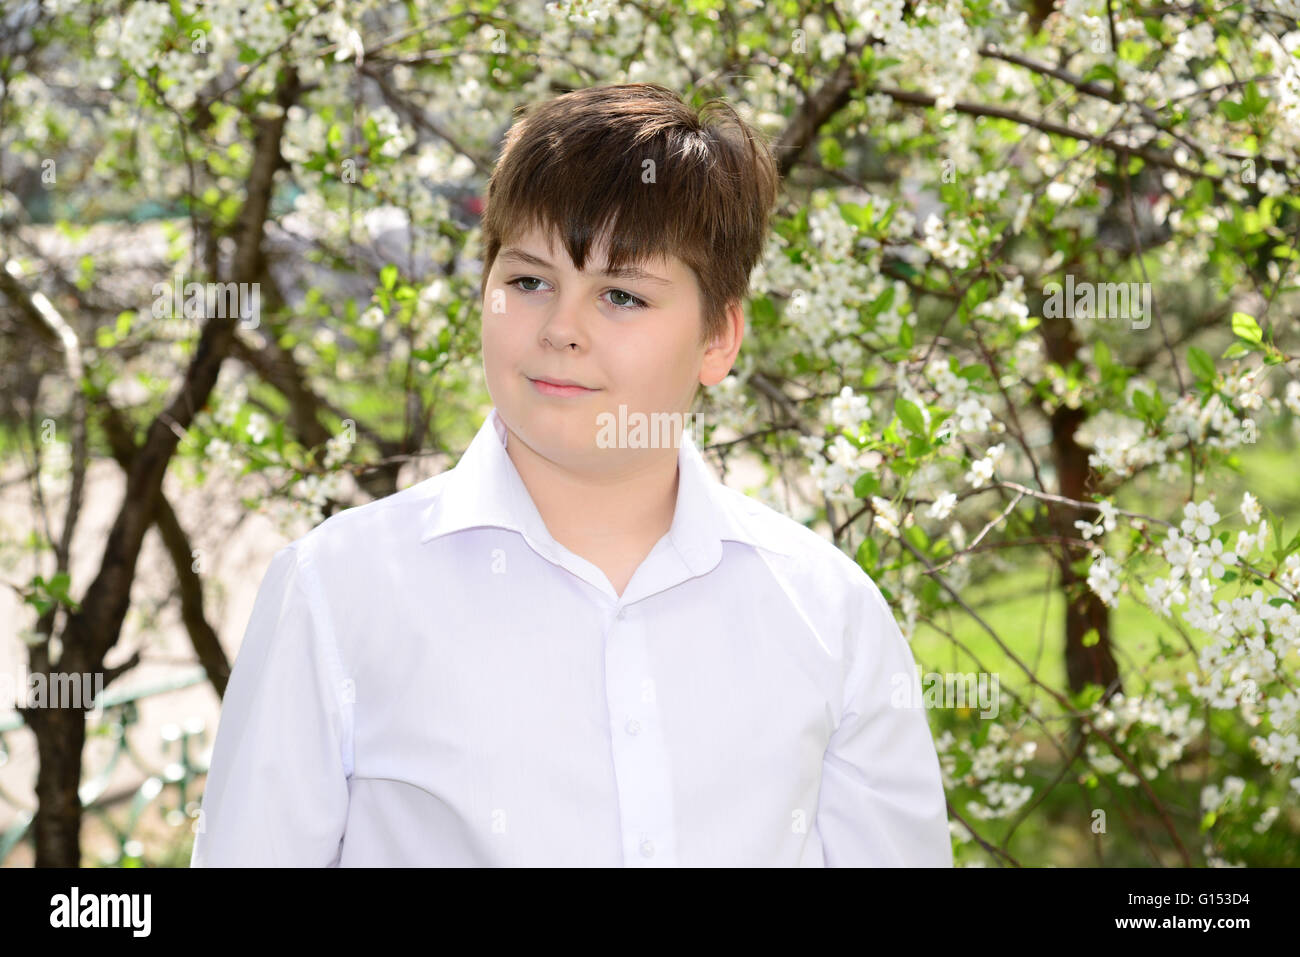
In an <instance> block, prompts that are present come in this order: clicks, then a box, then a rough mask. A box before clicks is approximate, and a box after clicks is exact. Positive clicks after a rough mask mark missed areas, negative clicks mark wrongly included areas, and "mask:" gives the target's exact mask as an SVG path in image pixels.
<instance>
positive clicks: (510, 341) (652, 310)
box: [482, 230, 744, 472]
mask: <svg viewBox="0 0 1300 957" xmlns="http://www.w3.org/2000/svg"><path fill="white" fill-rule="evenodd" d="M530 257H531V258H530ZM605 264H606V248H605V246H604V245H603V244H602V245H600V246H598V247H595V248H593V250H592V253H591V255H589V256H588V259H587V269H586V270H585V271H582V272H579V271H578V270H577V269H576V268H574V265H573V261H572V260H571V259H570V258H569V255H568V253H567V252H566V251H565V249H564V246H563V244H562V243H560V242H559V241H558V239H557V238H555V236H554V234H552V235H550V236H547V235H546V234H545V233H543V232H541V231H539V230H532V231H530V232H527V233H524V234H521V235H517V236H515V237H513V239H512V240H511V241H509V242H507V243H505V244H503V245H502V247H501V251H500V253H499V254H498V255H497V258H496V260H495V261H494V262H493V264H492V270H491V272H490V274H489V276H488V281H487V284H486V288H485V298H484V302H483V332H482V335H483V367H484V371H485V374H486V378H487V387H488V392H489V393H490V394H491V396H492V402H493V405H495V406H496V408H497V411H498V414H499V415H500V416H501V418H502V420H503V421H504V422H505V423H506V425H507V426H508V427H509V429H510V431H511V432H512V433H513V434H515V435H518V436H519V437H520V439H521V440H522V441H523V442H524V444H525V445H527V446H528V447H529V448H531V449H533V450H535V451H536V452H538V453H539V454H541V455H543V456H544V457H546V458H548V459H550V460H552V461H554V462H558V463H563V464H565V465H566V466H568V467H571V468H577V469H581V470H584V471H592V472H599V471H608V470H609V469H610V468H611V466H612V465H613V464H614V463H615V462H620V461H621V462H623V463H624V465H625V464H626V461H627V460H626V456H628V455H633V456H635V455H638V454H645V453H646V452H649V453H650V454H656V453H655V451H654V450H653V449H650V450H647V449H637V450H631V451H620V452H615V451H612V450H611V449H607V448H602V447H601V445H600V444H599V443H598V435H599V433H600V429H601V424H602V420H601V419H599V418H598V417H599V416H600V414H601V413H603V412H608V413H610V414H611V415H612V416H613V417H614V420H613V421H614V422H615V426H614V434H615V437H616V440H617V435H618V433H617V429H618V426H617V422H618V421H619V406H620V405H621V406H625V407H626V412H627V420H626V421H627V422H628V433H631V430H632V425H633V423H634V422H635V418H634V415H633V414H634V413H638V412H639V413H643V414H644V415H645V416H646V420H645V421H646V423H647V431H649V423H650V422H652V421H655V420H653V419H651V418H650V416H651V414H652V413H656V412H659V413H664V412H668V413H685V412H687V411H689V410H690V407H691V402H692V400H693V398H694V395H695V388H696V385H697V384H703V385H714V384H716V383H717V382H720V381H721V380H722V379H723V377H725V376H726V374H727V372H728V371H730V369H731V366H732V364H733V362H734V361H735V357H736V353H737V352H738V350H739V348H740V337H741V336H743V333H744V319H743V315H742V314H741V313H740V307H739V305H736V306H735V307H734V309H729V310H728V315H729V317H730V318H731V319H732V322H731V328H732V333H733V334H732V335H729V336H724V337H723V338H722V340H721V342H720V343H715V344H710V343H701V342H700V330H701V322H702V316H701V311H700V290H699V284H698V283H697V282H696V279H695V275H694V273H693V272H692V271H691V269H690V267H688V266H687V265H686V264H685V263H683V262H682V261H681V260H680V259H678V258H677V257H675V256H674V257H670V259H669V260H668V261H667V262H663V261H657V262H649V263H646V264H645V265H644V266H643V267H642V268H643V269H644V273H645V275H641V276H638V275H632V274H628V275H621V276H610V275H606V274H605V273H604V272H603V269H604V266H605ZM629 268H632V267H629ZM737 327H738V328H737ZM733 340H734V341H733ZM711 345H712V346H713V347H712V348H711V347H710V346H711ZM535 379H550V380H556V379H564V380H569V381H571V382H576V383H578V384H579V385H582V386H586V387H587V388H588V389H589V390H590V391H585V392H581V393H578V394H574V395H559V394H554V393H553V392H552V393H549V394H548V392H547V391H546V390H545V389H544V387H543V388H539V387H538V385H537V384H536V383H535V382H534V381H533V380H535ZM634 441H635V439H634ZM602 453H604V454H602ZM659 454H662V452H660V453H659ZM671 454H672V456H673V457H674V458H675V457H676V453H675V452H673V453H671Z"/></svg>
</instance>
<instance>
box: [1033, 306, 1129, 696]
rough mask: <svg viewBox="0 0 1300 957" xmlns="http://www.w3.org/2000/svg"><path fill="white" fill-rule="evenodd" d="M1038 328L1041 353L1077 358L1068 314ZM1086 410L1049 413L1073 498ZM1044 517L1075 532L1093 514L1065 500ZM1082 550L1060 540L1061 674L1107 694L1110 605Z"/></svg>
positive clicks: (1113, 677) (1114, 674) (1083, 482)
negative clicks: (1083, 563) (1093, 634)
mask: <svg viewBox="0 0 1300 957" xmlns="http://www.w3.org/2000/svg"><path fill="white" fill-rule="evenodd" d="M1038 328H1039V329H1040V330H1041V331H1042V336H1043V342H1044V345H1045V348H1046V351H1047V357H1048V358H1049V359H1051V360H1052V361H1053V362H1055V363H1057V364H1058V365H1060V366H1061V368H1062V369H1065V368H1068V367H1069V365H1070V363H1071V362H1073V361H1075V360H1076V359H1077V358H1078V351H1079V343H1078V340H1077V339H1076V338H1075V336H1074V327H1073V325H1071V323H1070V320H1069V319H1063V318H1062V319H1044V320H1043V321H1042V322H1041V323H1039V326H1038ZM1086 417H1087V413H1086V412H1085V411H1084V410H1083V409H1081V408H1080V409H1071V408H1068V407H1067V406H1065V405H1060V406H1058V407H1057V408H1056V409H1055V410H1054V411H1053V413H1052V416H1051V429H1052V460H1053V462H1054V464H1055V466H1056V475H1057V484H1058V485H1059V491H1060V494H1061V495H1064V496H1066V497H1067V498H1072V499H1076V500H1078V501H1087V500H1088V496H1089V493H1090V491H1091V485H1092V483H1091V481H1090V474H1089V466H1088V450H1087V449H1085V448H1083V447H1082V446H1081V445H1079V443H1078V442H1077V441H1076V440H1075V434H1076V433H1077V431H1078V429H1079V426H1080V425H1082V424H1083V422H1084V421H1085V419H1086ZM1048 515H1049V520H1050V521H1051V523H1052V528H1053V531H1054V532H1055V533H1056V534H1057V535H1060V536H1063V537H1078V529H1076V528H1075V527H1074V523H1075V521H1077V520H1079V519H1086V520H1089V521H1091V520H1094V519H1095V518H1096V513H1095V512H1091V511H1085V510H1083V509H1079V508H1075V507H1073V506H1069V505H1059V504H1056V503H1050V504H1049V506H1048ZM1087 556H1088V550H1087V549H1086V548H1083V547H1081V546H1071V545H1066V546H1065V547H1064V548H1063V550H1062V551H1061V552H1060V553H1059V554H1058V556H1057V562H1058V566H1059V568H1060V570H1061V591H1062V593H1063V594H1064V596H1065V674H1066V678H1067V680H1068V681H1069V687H1070V691H1072V692H1077V691H1080V690H1082V689H1083V687H1084V685H1086V684H1088V683H1089V682H1092V683H1095V684H1099V685H1101V686H1102V687H1103V688H1105V689H1106V694H1107V696H1109V695H1110V694H1111V693H1113V692H1115V691H1120V690H1122V687H1121V685H1120V680H1119V666H1118V665H1117V664H1116V662H1115V656H1114V654H1113V653H1112V651H1111V641H1110V609H1109V608H1108V607H1107V606H1106V603H1105V602H1103V601H1102V600H1101V598H1100V597H1098V595H1097V594H1096V593H1095V592H1094V591H1093V590H1092V589H1091V588H1089V587H1088V582H1087V578H1086V576H1080V575H1079V574H1078V573H1077V572H1076V571H1075V570H1074V567H1073V566H1074V563H1075V562H1077V561H1079V560H1080V559H1084V558H1087ZM1092 629H1096V631H1097V641H1096V643H1095V644H1092V645H1085V644H1084V643H1083V641H1084V637H1085V636H1086V635H1087V634H1088V632H1089V631H1091V630H1092Z"/></svg>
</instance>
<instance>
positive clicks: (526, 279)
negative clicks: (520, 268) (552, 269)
mask: <svg viewBox="0 0 1300 957" xmlns="http://www.w3.org/2000/svg"><path fill="white" fill-rule="evenodd" d="M522 282H541V283H544V282H545V281H544V280H542V279H538V278H537V277H536V276H520V277H519V278H518V279H511V280H510V281H509V282H507V283H506V285H507V286H515V287H516V288H517V289H518V290H519V291H520V292H539V291H540V290H537V289H525V288H524V287H523V286H520V285H519V283H522Z"/></svg>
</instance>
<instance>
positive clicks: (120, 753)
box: [0, 667, 208, 867]
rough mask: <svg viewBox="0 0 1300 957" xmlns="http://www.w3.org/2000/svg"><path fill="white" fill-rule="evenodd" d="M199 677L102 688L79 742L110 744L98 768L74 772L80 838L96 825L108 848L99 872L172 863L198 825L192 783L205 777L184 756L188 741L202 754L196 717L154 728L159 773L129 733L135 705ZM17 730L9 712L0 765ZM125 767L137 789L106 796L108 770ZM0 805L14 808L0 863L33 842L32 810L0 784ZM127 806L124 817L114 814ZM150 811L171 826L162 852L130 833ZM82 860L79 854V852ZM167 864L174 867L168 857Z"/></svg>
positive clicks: (17, 720) (198, 672) (198, 671)
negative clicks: (110, 842)
mask: <svg viewBox="0 0 1300 957" xmlns="http://www.w3.org/2000/svg"><path fill="white" fill-rule="evenodd" d="M207 680H208V679H207V675H206V674H205V673H204V671H203V669H202V668H198V667H196V668H194V669H193V670H191V671H188V672H186V673H184V674H182V675H179V676H177V677H176V678H173V679H171V680H169V681H165V682H160V683H158V684H155V685H150V686H148V687H145V688H138V689H133V690H130V691H122V692H117V693H114V692H113V691H105V692H104V695H103V707H102V713H101V716H100V718H99V720H98V721H96V722H95V723H94V724H92V725H91V726H89V727H88V728H87V729H86V740H87V742H89V741H91V740H93V739H94V738H95V737H100V736H106V737H108V738H109V740H110V741H112V750H111V753H110V755H109V757H108V759H107V760H106V761H104V762H103V767H100V768H97V769H91V768H88V767H84V766H83V769H82V775H83V776H82V784H81V788H80V790H79V793H80V796H81V805H82V808H83V816H82V833H83V835H84V834H85V824H86V822H87V821H88V820H98V821H99V822H100V823H102V824H103V826H104V827H105V828H106V830H107V831H108V833H110V834H111V835H112V837H113V839H114V842H115V844H116V855H115V856H113V855H109V856H108V857H107V858H105V859H103V860H102V861H101V863H102V864H103V865H104V866H107V867H139V866H142V865H144V864H148V863H156V862H157V860H151V859H158V858H165V857H168V856H170V857H171V858H173V859H174V858H175V857H176V855H177V853H178V847H179V846H180V845H181V844H183V842H185V841H187V840H188V838H189V836H190V834H191V833H192V831H193V829H194V827H196V826H197V821H198V804H199V799H200V798H201V796H202V794H201V791H200V790H199V785H198V780H199V779H200V778H202V777H203V776H204V775H205V774H207V770H208V769H207V767H206V766H205V765H202V764H200V763H199V761H198V760H196V758H195V755H194V754H192V753H191V744H196V745H197V746H198V753H199V754H200V755H201V754H202V753H203V751H202V746H203V743H204V741H205V740H206V738H207V731H206V728H205V726H204V722H203V720H202V719H201V718H191V719H189V720H187V721H185V722H184V723H183V724H182V725H177V724H167V725H164V726H163V728H162V729H161V738H162V745H161V749H160V751H161V754H162V758H163V761H164V762H165V763H164V765H163V767H162V768H158V767H155V766H154V765H153V764H152V763H151V762H150V761H149V760H147V759H146V758H145V757H143V756H142V755H141V753H140V751H139V749H138V748H137V747H135V746H133V745H132V742H131V732H132V730H133V729H134V728H135V726H136V725H137V724H138V723H139V719H140V708H139V704H140V702H141V701H143V700H144V699H146V698H150V697H153V696H155V695H161V694H167V693H169V692H172V691H179V690H181V689H183V688H189V687H192V686H194V685H196V684H202V683H203V682H206V681H207ZM22 727H23V720H22V717H21V715H14V716H12V717H10V718H7V719H5V720H3V721H0V768H3V767H4V766H5V765H6V764H7V763H8V762H9V757H10V748H9V742H8V741H7V740H6V738H7V736H12V735H13V734H14V732H16V731H18V730H19V729H20V728H22ZM124 760H125V761H126V762H129V763H130V764H131V765H133V766H134V767H135V768H136V769H138V770H139V772H140V773H141V775H143V781H142V782H141V783H140V784H139V785H138V786H135V785H133V786H131V787H129V788H127V789H125V790H123V789H120V788H119V789H117V790H115V791H114V792H112V793H109V791H108V788H109V784H110V781H111V780H112V777H113V774H114V772H115V771H116V770H117V769H118V768H119V767H120V766H121V765H122V762H123V761H124ZM0 802H3V803H4V804H7V805H9V806H10V807H12V808H15V809H17V811H18V815H17V818H16V819H15V820H14V822H13V823H12V824H11V825H10V826H9V827H8V828H7V829H6V830H5V831H4V832H3V833H0V866H3V865H4V864H5V862H6V860H8V859H9V857H10V855H11V854H12V853H13V851H14V849H15V848H16V847H18V846H19V845H20V844H22V843H24V842H26V843H27V844H28V845H29V846H32V845H33V843H34V837H33V834H32V831H31V823H32V819H33V817H34V816H35V812H36V809H35V808H34V807H29V806H25V804H24V803H23V802H21V801H18V800H16V799H15V798H14V797H13V796H12V795H10V794H8V793H7V792H6V791H5V790H4V788H3V787H0ZM123 805H126V806H127V809H126V812H125V816H124V819H123V814H122V812H121V811H119V810H118V809H119V808H121V807H122V806H123ZM151 808H153V809H156V810H157V812H158V814H159V815H160V817H161V818H162V820H163V821H164V822H165V823H166V824H167V825H170V827H171V828H174V829H175V832H176V834H175V839H174V840H173V841H171V842H170V843H171V845H172V846H170V847H168V846H166V844H164V846H162V847H155V848H150V849H148V850H146V847H145V844H144V842H143V841H141V840H140V839H139V838H138V837H137V834H136V831H137V829H138V827H139V825H140V823H141V821H142V819H143V817H144V815H145V812H146V811H148V810H150V809H151ZM83 856H84V851H83ZM172 863H176V861H175V860H172Z"/></svg>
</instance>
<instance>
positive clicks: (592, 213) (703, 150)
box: [479, 83, 780, 343]
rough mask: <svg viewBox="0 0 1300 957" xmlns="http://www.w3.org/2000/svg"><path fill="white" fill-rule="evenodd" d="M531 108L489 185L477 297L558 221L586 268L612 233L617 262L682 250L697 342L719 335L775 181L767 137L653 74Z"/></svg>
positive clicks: (761, 230) (612, 257)
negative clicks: (692, 287) (500, 264)
mask: <svg viewBox="0 0 1300 957" xmlns="http://www.w3.org/2000/svg"><path fill="white" fill-rule="evenodd" d="M525 109H526V110H527V113H526V116H524V117H522V118H518V119H516V121H515V123H514V124H513V125H512V126H511V127H510V129H509V131H507V133H506V136H505V145H504V147H503V149H502V152H501V156H500V158H499V160H498V161H497V164H496V168H495V169H494V170H493V171H492V178H491V179H490V180H489V182H488V193H487V204H486V208H485V209H484V212H483V218H482V223H481V228H482V243H483V248H484V258H483V278H482V281H481V283H480V289H479V295H480V296H483V295H486V291H487V279H488V273H489V272H491V270H492V264H493V263H494V262H495V261H496V257H497V254H498V253H499V252H500V250H501V246H502V244H503V243H504V242H507V241H509V240H510V239H511V238H512V237H513V236H515V235H518V234H519V233H521V232H526V231H527V230H528V229H530V228H533V227H536V228H539V229H541V230H543V231H545V232H547V233H549V232H550V231H551V230H552V229H556V230H558V231H559V235H560V237H561V239H562V241H563V243H564V248H565V249H566V251H567V252H568V254H569V258H570V259H572V260H573V264H574V266H575V267H576V268H578V269H582V268H583V263H584V261H585V260H586V258H587V254H588V253H589V251H590V249H591V247H592V246H593V245H595V244H596V243H597V242H598V241H599V240H600V239H601V238H602V232H605V233H607V234H608V237H609V249H608V255H609V263H608V264H607V267H606V268H608V269H610V270H616V269H619V268H621V267H622V266H625V265H628V264H634V265H642V264H644V263H645V262H646V261H647V260H651V259H662V258H665V257H667V256H669V255H674V256H677V257H678V258H679V259H681V260H682V262H684V263H685V264H686V265H687V266H689V267H690V268H691V270H692V271H693V272H694V273H695V277H696V280H697V281H698V283H699V286H700V296H701V302H700V309H701V315H702V323H701V325H702V330H701V337H700V341H701V343H703V342H708V341H710V340H711V339H713V338H715V337H716V336H717V335H718V334H719V333H721V332H722V331H723V329H724V326H725V323H726V315H725V308H726V305H727V303H728V302H730V301H732V300H741V301H743V300H744V298H745V296H746V294H747V293H748V290H749V274H750V272H751V271H752V270H753V268H754V266H755V264H756V263H757V262H758V259H759V256H760V255H761V254H762V251H763V244H764V242H765V240H766V234H767V226H768V215H769V212H770V210H771V208H772V205H773V203H775V201H776V192H777V188H778V186H779V183H780V174H779V173H778V171H777V167H776V163H775V162H774V160H773V158H772V153H771V149H770V147H769V146H768V144H767V142H766V141H765V140H764V139H763V138H762V136H761V135H760V134H759V133H758V132H757V131H755V130H754V129H752V128H751V127H749V126H748V125H747V124H746V123H745V122H744V120H742V119H741V118H740V117H739V116H738V115H737V114H736V112H735V110H734V109H732V108H731V106H729V105H728V104H727V103H726V102H724V101H722V100H719V99H713V100H710V101H709V102H707V103H705V104H704V106H703V107H702V108H701V109H700V110H699V111H696V110H694V109H692V108H691V107H689V106H687V105H686V104H685V103H684V102H682V99H681V97H679V96H678V95H677V94H676V93H674V92H673V91H671V90H669V89H667V88H665V87H662V86H659V85H658V84H654V83H628V84H622V85H616V86H596V87H589V88H587V89H583V90H575V91H573V92H570V93H565V94H562V95H560V96H557V97H555V98H554V99H551V100H548V101H545V102H542V103H538V104H534V105H533V106H532V107H531V108H525V107H521V108H520V109H519V110H516V113H519V112H521V111H523V110H525ZM647 160H651V161H653V165H652V166H651V165H648V164H647V162H646V161H647Z"/></svg>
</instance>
